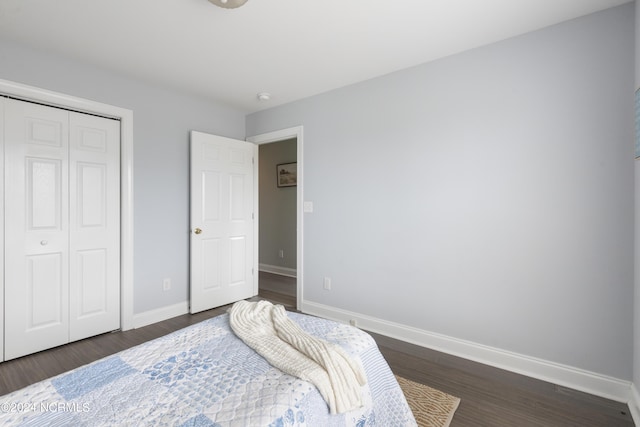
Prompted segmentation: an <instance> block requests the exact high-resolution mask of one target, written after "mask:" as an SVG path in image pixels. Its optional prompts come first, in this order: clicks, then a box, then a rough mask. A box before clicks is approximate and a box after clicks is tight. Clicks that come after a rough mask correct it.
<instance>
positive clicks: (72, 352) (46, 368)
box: [0, 290, 634, 427]
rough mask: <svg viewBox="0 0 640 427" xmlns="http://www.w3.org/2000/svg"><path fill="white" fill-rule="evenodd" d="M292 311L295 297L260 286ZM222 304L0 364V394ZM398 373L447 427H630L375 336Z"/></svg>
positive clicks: (565, 393)
mask: <svg viewBox="0 0 640 427" xmlns="http://www.w3.org/2000/svg"><path fill="white" fill-rule="evenodd" d="M258 298H263V299H267V300H270V301H272V302H274V303H281V304H284V305H285V306H287V307H289V308H290V309H293V307H295V298H294V297H292V296H291V295H283V294H278V293H277V292H273V291H269V290H261V293H260V296H259V297H258ZM227 309H228V307H221V308H217V309H213V310H209V311H206V312H203V313H198V314H195V315H189V314H185V315H182V316H178V317H175V318H173V319H169V320H165V321H163V322H159V323H156V324H153V325H149V326H146V327H143V328H139V329H134V330H131V331H125V332H112V333H109V334H104V335H100V336H97V337H93V338H89V339H86V340H82V341H79V342H75V343H71V344H68V345H65V346H62V347H58V348H54V349H51V350H47V351H43V352H40V353H37V354H33V355H29V356H25V357H22V358H19V359H15V360H11V361H7V362H4V363H0V395H4V394H6V393H9V392H11V391H13V390H17V389H19V388H22V387H25V386H27V385H29V384H32V383H34V382H37V381H40V380H43V379H45V378H48V377H51V376H54V375H57V374H60V373H62V372H65V371H67V370H70V369H73V368H75V367H78V366H81V365H84V364H87V363H90V362H92V361H94V360H97V359H100V358H102V357H105V356H108V355H111V354H114V353H116V352H118V351H121V350H124V349H126V348H129V347H132V346H134V345H137V344H140V343H143V342H145V341H148V340H151V339H154V338H157V337H160V336H162V335H165V334H167V333H169V332H173V331H175V330H178V329H180V328H183V327H186V326H189V325H192V324H194V323H197V322H200V321H202V320H205V319H208V318H210V317H214V316H217V315H219V314H222V313H224V312H225V311H226V310H227ZM372 335H373V336H374V338H375V339H376V341H377V343H378V346H379V347H380V351H381V352H382V354H383V355H384V357H385V359H386V360H387V362H388V363H389V365H390V366H391V369H392V370H393V371H394V372H395V373H396V374H397V375H401V376H403V377H405V378H407V379H410V380H413V381H416V382H420V383H423V384H427V385H429V386H431V387H433V388H436V389H439V390H442V391H444V392H446V393H449V394H452V395H454V396H457V397H459V398H460V399H461V403H460V406H459V408H458V410H457V411H456V414H455V416H454V417H453V421H452V423H451V427H466V426H473V427H481V426H499V427H502V426H515V427H527V426H580V427H590V426H602V427H605V426H606V427H614V426H633V425H634V423H633V420H632V418H631V415H630V414H629V410H628V408H627V405H625V404H622V403H617V402H613V401H610V400H607V399H602V398H599V397H595V396H592V395H589V394H586V393H581V392H577V391H574V390H570V389H567V388H564V387H559V386H556V385H553V384H550V383H546V382H544V381H539V380H534V379H531V378H528V377H524V376H522V375H518V374H514V373H511V372H507V371H503V370H500V369H496V368H492V367H489V366H486V365H482V364H479V363H475V362H471V361H468V360H465V359H462V358H458V357H454V356H450V355H447V354H443V353H439V352H437V351H433V350H429V349H426V348H423V347H419V346H415V345H412V344H408V343H405V342H402V341H398V340H395V339H392V338H388V337H384V336H381V335H376V334H372Z"/></svg>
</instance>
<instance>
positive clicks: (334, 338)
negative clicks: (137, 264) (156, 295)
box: [0, 313, 416, 427]
mask: <svg viewBox="0 0 640 427" xmlns="http://www.w3.org/2000/svg"><path fill="white" fill-rule="evenodd" d="M287 315H288V316H289V317H290V319H292V320H293V321H294V322H296V323H297V324H298V325H300V327H301V328H302V329H303V330H304V331H305V332H307V333H309V334H312V335H314V336H317V337H319V338H322V339H325V340H327V341H330V342H334V343H336V344H338V345H339V346H341V347H342V348H343V349H344V350H345V351H346V352H347V353H348V354H349V355H351V356H352V357H353V358H354V359H355V360H357V361H358V362H359V363H361V364H362V366H363V368H364V371H365V373H366V376H367V384H366V385H364V386H362V393H363V401H364V402H365V403H364V405H363V406H362V407H360V408H358V409H355V410H352V411H350V412H346V413H342V414H335V415H331V414H330V413H329V408H328V406H327V403H326V402H325V401H324V400H323V398H322V396H321V395H320V393H319V392H318V390H317V389H316V388H315V387H314V386H313V385H312V384H311V383H308V382H306V381H303V380H300V379H298V378H296V377H293V376H290V375H287V374H285V373H283V372H282V371H280V370H278V369H276V368H274V367H272V366H271V365H269V363H267V362H266V360H265V359H263V358H262V357H261V356H259V355H258V354H257V353H256V352H255V351H253V350H252V349H250V348H249V347H247V346H246V345H245V344H244V343H243V342H242V341H241V340H240V339H238V338H237V337H236V336H235V335H234V333H233V332H232V331H231V329H230V327H229V316H228V315H227V314H224V315H221V316H218V317H215V318H212V319H209V320H206V321H203V322H201V323H198V324H196V325H192V326H189V327H187V328H184V329H181V330H179V331H176V332H173V333H171V334H169V335H166V336H163V337H160V338H157V339H155V340H152V341H149V342H146V343H144V344H141V345H138V346H136V347H132V348H130V349H127V350H124V351H122V352H120V353H117V354H115V355H113V356H109V357H106V358H104V359H101V360H98V361H96V362H93V363H91V364H89V365H85V366H82V367H79V368H77V369H74V370H72V371H69V372H66V373H63V374H61V375H58V376H56V377H53V378H50V379H48V380H45V381H42V382H39V383H36V384H33V385H31V386H28V387H26V388H24V389H21V390H18V391H15V392H13V393H10V394H8V395H5V396H1V397H0V425H3V426H185V427H186V426H193V427H200V426H203V427H204V426H210V427H214V426H215V427H218V426H220V427H222V426H274V427H276V426H278V427H279V426H283V427H284V426H301V427H302V426H310V427H315V426H318V427H331V426H362V427H364V426H376V425H377V426H385V427H393V426H415V425H416V423H415V420H414V418H413V415H412V413H411V410H410V409H409V406H408V405H407V402H406V400H405V397H404V394H403V393H402V390H401V389H400V387H399V385H398V383H397V381H396V379H395V377H394V375H393V373H392V372H391V369H390V368H389V366H388V364H387V363H386V361H385V360H384V358H383V357H382V355H381V354H380V351H379V350H378V347H377V345H376V343H375V341H374V340H373V338H372V337H371V336H370V335H368V334H367V333H365V332H363V331H361V330H359V329H357V328H354V327H352V326H349V325H344V324H341V323H337V322H333V321H329V320H326V319H320V318H316V317H312V316H307V315H304V314H299V313H287Z"/></svg>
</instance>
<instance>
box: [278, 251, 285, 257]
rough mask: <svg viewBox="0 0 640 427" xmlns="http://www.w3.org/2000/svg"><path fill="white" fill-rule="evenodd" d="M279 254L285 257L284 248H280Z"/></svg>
mask: <svg viewBox="0 0 640 427" xmlns="http://www.w3.org/2000/svg"><path fill="white" fill-rule="evenodd" d="M278 256H279V257H280V258H284V249H280V250H279V251H278Z"/></svg>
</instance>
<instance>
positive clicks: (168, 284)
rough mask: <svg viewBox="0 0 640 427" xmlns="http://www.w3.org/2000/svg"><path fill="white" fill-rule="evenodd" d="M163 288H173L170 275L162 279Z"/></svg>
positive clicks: (166, 289)
mask: <svg viewBox="0 0 640 427" xmlns="http://www.w3.org/2000/svg"><path fill="white" fill-rule="evenodd" d="M162 289H163V290H165V291H168V290H169V289H171V279H169V278H168V277H167V278H166V279H164V280H163V281H162Z"/></svg>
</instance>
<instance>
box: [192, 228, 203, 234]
mask: <svg viewBox="0 0 640 427" xmlns="http://www.w3.org/2000/svg"><path fill="white" fill-rule="evenodd" d="M193 232H194V233H196V234H200V233H202V230H200V229H199V228H196V229H195V230H193Z"/></svg>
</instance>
